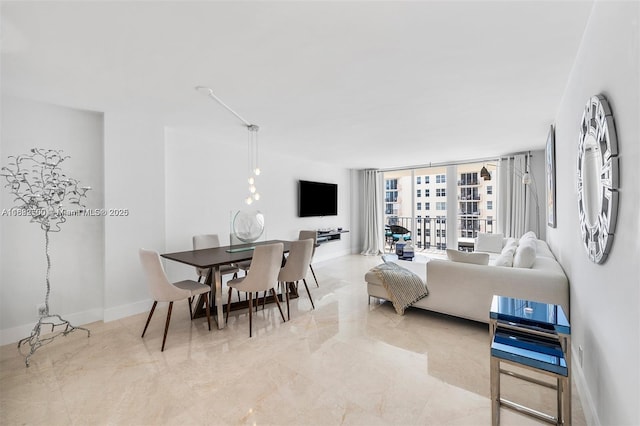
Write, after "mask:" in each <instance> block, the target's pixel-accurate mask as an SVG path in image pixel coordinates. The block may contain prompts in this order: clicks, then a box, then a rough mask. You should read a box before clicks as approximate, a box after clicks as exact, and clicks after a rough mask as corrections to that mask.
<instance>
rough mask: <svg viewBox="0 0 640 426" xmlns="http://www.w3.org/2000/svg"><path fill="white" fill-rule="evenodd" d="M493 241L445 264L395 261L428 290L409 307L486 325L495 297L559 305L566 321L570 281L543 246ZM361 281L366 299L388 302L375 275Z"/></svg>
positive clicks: (526, 240) (530, 240) (528, 238)
mask: <svg viewBox="0 0 640 426" xmlns="http://www.w3.org/2000/svg"><path fill="white" fill-rule="evenodd" d="M496 238H498V237H496V236H495V235H494V236H492V240H493V243H494V244H493V247H486V248H490V249H492V250H493V251H482V250H480V249H483V247H482V244H479V241H477V242H476V252H474V253H470V254H468V255H467V254H463V253H459V252H458V253H456V252H455V251H453V250H451V251H449V252H448V255H449V258H448V259H446V260H445V259H429V260H428V261H427V262H426V263H424V262H416V261H402V260H398V261H396V262H397V263H398V264H399V265H401V266H403V267H405V268H407V269H409V270H411V271H413V272H414V273H416V274H417V275H418V276H420V277H421V278H422V279H423V281H424V282H425V283H426V286H427V289H428V290H429V295H428V296H427V297H425V298H423V299H421V300H419V301H418V302H416V303H414V304H413V307H415V308H420V309H426V310H429V311H434V312H440V313H443V314H448V315H453V316H456V317H460V318H466V319H470V320H474V321H480V322H489V308H490V305H491V299H492V297H493V295H494V294H495V295H500V296H510V297H516V298H520V299H526V300H532V301H538V302H545V303H553V304H558V305H561V306H562V308H563V310H564V311H565V313H566V315H567V316H569V315H570V312H569V282H568V280H567V276H566V275H565V273H564V271H563V269H562V267H561V266H560V264H559V263H558V261H557V260H556V259H555V257H554V256H553V253H552V252H551V250H550V249H549V247H548V245H547V243H546V242H545V241H542V240H539V239H536V238H535V236H534V235H532V234H531V233H528V234H525V236H523V237H522V238H521V239H519V240H515V239H508V238H503V237H502V236H500V237H499V242H496ZM479 239H480V237H479ZM514 246H515V247H514ZM510 259H511V261H510ZM498 265H502V266H498ZM365 281H366V282H367V291H368V294H369V297H370V298H371V297H375V298H379V299H385V300H389V296H388V293H387V291H386V290H385V288H384V287H383V284H382V281H381V278H380V276H379V274H377V273H376V272H374V271H373V270H370V271H369V272H367V273H366V274H365Z"/></svg>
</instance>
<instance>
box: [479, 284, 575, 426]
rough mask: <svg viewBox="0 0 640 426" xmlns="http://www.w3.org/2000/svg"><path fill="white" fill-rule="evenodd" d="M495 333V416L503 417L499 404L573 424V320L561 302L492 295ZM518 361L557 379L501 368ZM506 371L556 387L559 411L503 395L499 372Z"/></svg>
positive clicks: (491, 322) (494, 418)
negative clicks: (549, 411)
mask: <svg viewBox="0 0 640 426" xmlns="http://www.w3.org/2000/svg"><path fill="white" fill-rule="evenodd" d="M489 333H490V336H491V420H492V424H493V425H498V424H499V423H500V407H501V406H504V407H505V408H510V409H513V410H516V411H518V412H520V413H523V414H526V415H529V416H532V417H535V418H537V419H539V420H544V421H546V422H549V423H552V424H558V425H571V326H570V324H569V321H568V319H567V317H566V315H565V313H564V311H563V309H562V306H560V305H554V304H548V303H541V302H534V301H529V300H523V299H515V298H512V297H504V296H493V299H492V301H491V309H490V311H489ZM501 364H507V365H515V366H518V367H521V368H524V369H525V370H530V371H535V372H537V373H543V374H545V375H547V376H551V377H553V378H554V379H555V384H552V383H549V382H547V381H544V380H539V379H537V378H534V377H530V376H527V375H525V374H521V373H517V372H514V371H510V370H507V369H503V368H501ZM501 374H506V375H509V376H511V377H515V378H517V379H521V380H526V381H528V382H532V383H535V384H538V385H541V386H545V387H549V388H552V389H555V390H556V392H557V401H558V407H557V415H556V416H550V415H548V414H546V413H542V412H540V411H537V410H533V409H531V408H529V407H525V406H523V405H521V404H517V403H515V402H513V401H510V400H507V399H505V398H502V397H501V396H500V376H501Z"/></svg>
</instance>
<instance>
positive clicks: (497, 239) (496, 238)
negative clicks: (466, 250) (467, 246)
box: [475, 232, 504, 253]
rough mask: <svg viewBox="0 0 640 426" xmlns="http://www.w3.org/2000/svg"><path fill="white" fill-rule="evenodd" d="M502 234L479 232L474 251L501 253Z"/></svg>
mask: <svg viewBox="0 0 640 426" xmlns="http://www.w3.org/2000/svg"><path fill="white" fill-rule="evenodd" d="M503 239H504V235H503V234H486V233H484V232H480V233H479V234H478V238H477V239H476V245H475V251H483V252H490V253H500V252H501V251H502V240H503Z"/></svg>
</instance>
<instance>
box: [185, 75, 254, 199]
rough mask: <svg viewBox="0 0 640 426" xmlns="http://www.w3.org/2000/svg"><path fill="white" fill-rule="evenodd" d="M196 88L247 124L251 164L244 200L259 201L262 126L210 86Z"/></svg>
mask: <svg viewBox="0 0 640 426" xmlns="http://www.w3.org/2000/svg"><path fill="white" fill-rule="evenodd" d="M196 90H197V91H199V92H201V93H204V94H206V95H207V96H209V97H210V98H211V99H213V100H214V101H216V102H218V103H219V104H220V105H222V106H223V107H225V108H226V109H227V110H228V111H229V112H230V113H232V114H233V115H235V116H236V117H237V118H238V119H239V120H240V121H242V122H243V123H244V125H245V126H247V130H248V133H249V138H248V143H247V145H248V146H247V151H248V156H249V158H248V161H247V162H248V166H249V178H248V180H247V181H248V183H249V196H248V197H247V198H246V199H245V200H244V201H245V203H247V204H252V203H253V202H254V201H258V200H259V199H260V193H258V189H257V188H256V177H257V176H259V175H260V167H259V166H258V130H260V127H259V126H258V125H257V124H251V123H250V122H248V121H247V120H245V119H244V118H242V117H241V116H240V114H238V113H237V112H235V111H234V110H232V109H231V108H230V107H229V106H228V105H227V104H225V103H224V102H222V101H221V100H220V98H218V97H217V96H216V95H215V93H213V90H212V89H211V88H209V87H204V86H196Z"/></svg>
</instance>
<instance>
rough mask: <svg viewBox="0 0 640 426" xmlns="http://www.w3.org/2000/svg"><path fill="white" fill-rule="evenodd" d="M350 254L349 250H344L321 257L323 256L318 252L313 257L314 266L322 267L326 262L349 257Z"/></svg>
mask: <svg viewBox="0 0 640 426" xmlns="http://www.w3.org/2000/svg"><path fill="white" fill-rule="evenodd" d="M349 254H351V250H350V249H349V248H346V249H344V250H339V251H334V252H331V253H329V254H325V255H321V254H320V255H319V254H318V252H317V251H316V254H315V256H314V257H313V263H312V265H320V264H322V263H323V262H326V261H328V260H331V259H335V258H336V257H342V256H347V255H349Z"/></svg>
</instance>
